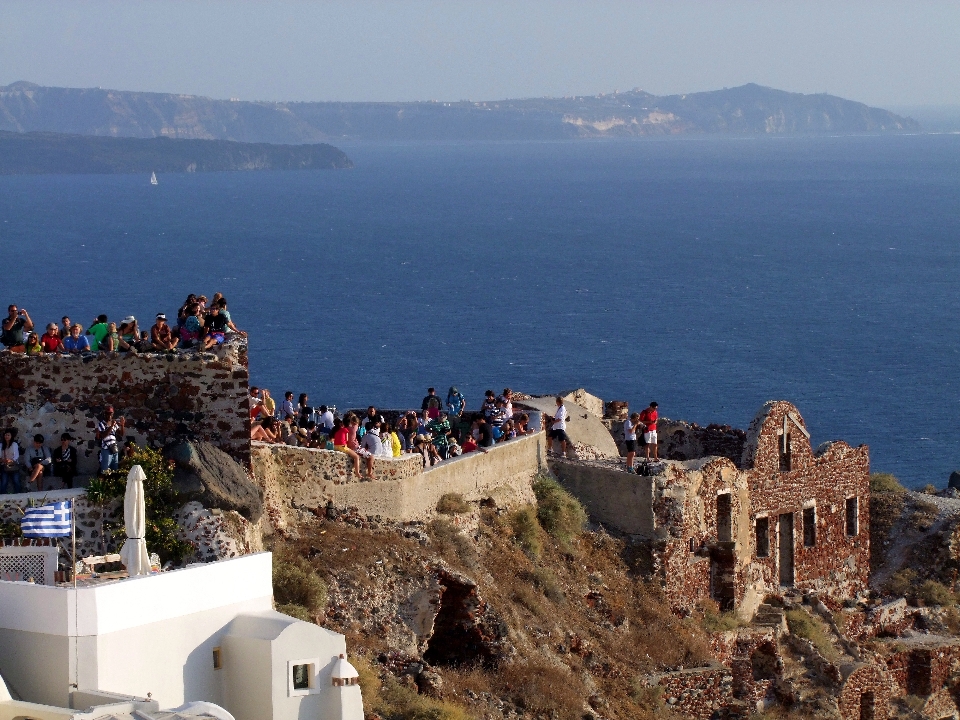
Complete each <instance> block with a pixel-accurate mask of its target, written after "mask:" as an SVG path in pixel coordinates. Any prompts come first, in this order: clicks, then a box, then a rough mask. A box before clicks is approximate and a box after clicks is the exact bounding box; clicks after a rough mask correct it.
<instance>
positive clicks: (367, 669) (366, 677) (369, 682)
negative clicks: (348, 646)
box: [350, 655, 382, 712]
mask: <svg viewBox="0 0 960 720" xmlns="http://www.w3.org/2000/svg"><path fill="white" fill-rule="evenodd" d="M350 664H351V665H353V666H354V667H355V668H356V669H357V675H359V676H360V677H359V682H360V692H361V694H362V695H363V705H364V707H365V708H366V709H367V712H371V711H373V709H374V708H375V707H377V706H378V705H379V704H380V688H381V686H382V683H381V682H380V676H379V675H378V674H377V671H376V670H374V668H373V666H372V665H371V664H370V662H369V661H368V660H367V659H366V658H365V657H363V655H354V656H353V657H352V658H350Z"/></svg>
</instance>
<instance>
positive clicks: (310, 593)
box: [273, 557, 327, 617]
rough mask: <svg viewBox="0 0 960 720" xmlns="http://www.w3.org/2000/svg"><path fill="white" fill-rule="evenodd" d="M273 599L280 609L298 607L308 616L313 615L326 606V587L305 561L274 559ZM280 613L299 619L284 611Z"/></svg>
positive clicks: (300, 559)
mask: <svg viewBox="0 0 960 720" xmlns="http://www.w3.org/2000/svg"><path fill="white" fill-rule="evenodd" d="M273 598H274V600H275V601H276V603H277V605H278V606H280V607H291V606H300V607H302V608H304V609H305V610H306V611H307V612H308V614H309V613H314V612H317V611H318V610H322V609H323V608H324V607H326V605H327V585H326V583H325V582H323V580H321V579H320V577H319V576H318V575H317V574H316V573H315V572H314V571H313V568H312V567H311V566H310V563H308V562H307V561H306V560H304V559H302V558H288V559H287V558H277V557H274V562H273ZM292 609H295V608H292ZM281 612H286V613H287V614H288V615H293V616H294V617H300V615H296V614H294V613H293V612H288V611H286V610H282V611H281Z"/></svg>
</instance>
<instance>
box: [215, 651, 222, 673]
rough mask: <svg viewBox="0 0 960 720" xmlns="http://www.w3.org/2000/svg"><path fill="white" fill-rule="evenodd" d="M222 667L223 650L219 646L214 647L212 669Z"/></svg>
mask: <svg viewBox="0 0 960 720" xmlns="http://www.w3.org/2000/svg"><path fill="white" fill-rule="evenodd" d="M222 668H223V652H222V651H221V650H220V648H218V647H215V648H214V649H213V669H214V670H220V669H222Z"/></svg>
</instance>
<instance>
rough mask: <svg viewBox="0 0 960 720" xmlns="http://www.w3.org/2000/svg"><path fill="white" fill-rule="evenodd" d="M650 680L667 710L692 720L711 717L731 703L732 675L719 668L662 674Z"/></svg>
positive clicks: (725, 669)
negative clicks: (652, 681)
mask: <svg viewBox="0 0 960 720" xmlns="http://www.w3.org/2000/svg"><path fill="white" fill-rule="evenodd" d="M654 681H655V682H656V683H657V684H658V685H659V686H660V687H661V689H662V696H663V700H664V701H665V703H666V705H667V707H668V708H669V709H670V710H672V711H673V712H675V713H677V714H679V715H682V716H684V717H689V718H695V719H696V720H709V718H712V717H715V713H717V712H718V711H719V710H721V709H722V708H724V707H727V706H728V705H729V704H730V702H731V701H732V700H733V675H732V674H731V672H730V669H729V668H726V667H723V666H718V667H707V668H697V669H694V670H679V671H677V672H671V673H665V674H663V675H660V676H655V677H654Z"/></svg>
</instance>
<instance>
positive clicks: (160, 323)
mask: <svg viewBox="0 0 960 720" xmlns="http://www.w3.org/2000/svg"><path fill="white" fill-rule="evenodd" d="M150 343H151V344H152V345H153V349H154V350H161V351H163V350H173V349H174V348H175V347H177V345H178V344H179V343H180V338H177V337H174V336H173V331H172V330H171V329H170V326H169V325H167V316H166V315H164V314H163V313H157V321H156V322H155V323H154V324H153V327H152V328H150Z"/></svg>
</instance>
